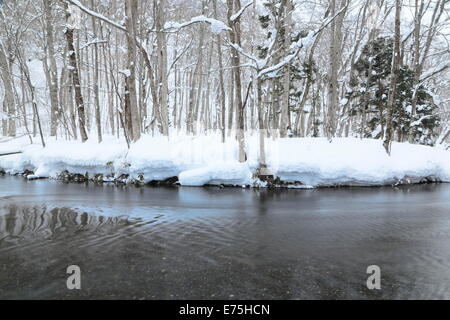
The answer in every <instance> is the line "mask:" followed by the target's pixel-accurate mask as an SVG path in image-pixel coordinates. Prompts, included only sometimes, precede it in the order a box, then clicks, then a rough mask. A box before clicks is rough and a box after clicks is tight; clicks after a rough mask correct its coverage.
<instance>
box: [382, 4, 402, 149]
mask: <svg viewBox="0 0 450 320" xmlns="http://www.w3.org/2000/svg"><path fill="white" fill-rule="evenodd" d="M401 8H402V1H401V0H395V35H394V52H393V55H392V69H391V84H390V87H389V95H388V103H387V118H386V132H385V135H384V142H383V146H384V148H385V149H386V153H387V154H388V155H390V154H391V144H392V139H393V124H392V122H393V121H392V120H393V115H394V108H395V96H396V92H397V75H398V71H399V69H400V11H401Z"/></svg>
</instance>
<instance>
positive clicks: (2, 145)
mask: <svg viewBox="0 0 450 320" xmlns="http://www.w3.org/2000/svg"><path fill="white" fill-rule="evenodd" d="M246 144H247V145H246V150H247V157H248V160H247V162H246V163H238V162H237V161H236V159H237V158H238V145H237V143H236V141H235V140H234V139H233V138H228V139H227V142H226V143H225V144H222V143H221V142H220V136H218V135H214V136H208V137H195V138H194V137H186V136H172V137H170V139H167V138H165V137H150V136H143V137H142V138H141V139H140V140H139V141H138V142H136V143H134V144H132V146H131V148H130V149H129V150H128V148H127V146H126V143H125V141H124V140H118V139H116V138H114V137H107V138H106V139H105V141H104V142H102V143H100V144H98V143H96V142H95V141H88V142H86V143H81V142H78V141H69V142H68V141H62V140H61V141H59V140H58V141H57V140H54V139H53V140H52V139H47V147H46V148H45V149H44V148H42V147H41V146H40V145H38V144H32V145H30V144H29V141H28V138H27V137H22V138H19V139H13V140H4V141H3V142H2V140H0V153H7V152H13V151H22V152H23V153H21V154H16V155H9V156H1V157H0V169H2V170H3V171H5V172H8V173H11V174H14V173H18V172H22V171H24V170H30V171H33V172H34V176H32V177H43V178H44V177H56V176H57V175H58V174H59V173H61V172H63V171H65V170H67V171H69V172H70V173H74V174H75V173H77V174H82V175H85V174H86V173H87V174H88V175H89V176H90V177H93V176H94V175H96V174H102V175H104V176H105V180H111V178H117V177H119V176H123V175H126V176H127V177H128V179H133V180H141V181H143V182H150V181H154V180H158V181H159V180H165V179H168V178H172V177H178V180H179V182H180V184H181V185H185V186H202V185H205V184H213V185H220V184H226V185H261V183H258V181H256V180H255V179H254V178H253V175H254V172H255V171H256V169H257V167H258V139H257V137H255V136H252V137H247V140H246ZM266 150H267V154H266V158H267V164H268V168H269V170H270V172H271V173H272V174H273V175H275V176H277V177H279V178H280V179H281V180H282V181H284V182H297V186H298V185H299V184H298V182H300V183H301V185H303V186H312V187H318V186H334V185H350V186H353V185H360V186H371V185H390V184H397V183H415V182H420V181H421V180H423V179H435V180H440V181H443V182H450V152H449V151H445V150H442V149H438V148H432V147H426V146H419V145H411V144H408V143H393V146H392V154H391V156H390V157H389V156H387V155H386V153H385V151H384V149H383V146H382V142H381V141H379V140H372V139H362V140H361V139H354V138H341V139H335V140H333V141H332V142H329V141H328V140H326V139H323V138H286V139H276V140H273V139H267V141H266ZM106 177H109V178H106Z"/></svg>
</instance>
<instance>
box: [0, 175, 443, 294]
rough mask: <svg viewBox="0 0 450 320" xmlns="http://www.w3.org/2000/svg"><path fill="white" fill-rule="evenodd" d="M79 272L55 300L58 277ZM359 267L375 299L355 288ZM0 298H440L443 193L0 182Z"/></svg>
mask: <svg viewBox="0 0 450 320" xmlns="http://www.w3.org/2000/svg"><path fill="white" fill-rule="evenodd" d="M69 265H77V266H79V267H80V269H81V290H68V288H67V286H66V280H67V277H69V276H70V274H67V273H66V271H67V267H68V266H69ZM369 265H378V266H379V267H380V269H381V289H380V290H369V289H368V288H367V286H366V280H367V278H368V277H369V276H370V275H369V274H367V273H366V271H367V267H368V266H369ZM0 298H1V299H84V298H94V299H118V298H120V299H352V298H360V299H367V298H368V299H378V298H381V299H400V298H414V299H415V298H425V299H440V298H447V299H450V184H426V185H411V186H403V187H398V188H391V187H386V188H345V189H318V190H286V189H284V190H275V191H272V190H250V189H220V188H161V187H140V188H139V187H120V186H119V187H117V186H112V185H111V186H110V185H94V184H89V185H85V184H64V183H62V182H58V181H47V180H40V181H26V180H24V179H22V178H15V177H0Z"/></svg>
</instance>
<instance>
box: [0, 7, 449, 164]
mask: <svg viewBox="0 0 450 320" xmlns="http://www.w3.org/2000/svg"><path fill="white" fill-rule="evenodd" d="M449 36H450V1H449V0H403V1H402V0H369V1H361V0H253V1H251V0H242V1H241V0H122V1H113V0H79V1H77V0H2V1H0V75H1V77H0V79H1V80H0V103H1V105H2V111H1V113H0V116H1V131H0V134H1V135H3V136H4V137H20V136H26V137H27V139H29V140H30V141H31V142H34V143H41V144H45V142H46V141H47V140H48V139H55V138H56V139H59V140H75V139H78V140H82V141H86V140H88V139H89V140H95V141H99V142H101V141H102V139H104V137H105V136H111V135H112V136H116V137H118V138H120V139H124V138H125V139H126V140H127V143H128V145H130V144H132V143H133V142H135V141H138V140H139V139H140V137H141V136H142V135H150V136H169V137H170V136H176V135H188V136H203V135H211V134H216V135H217V136H218V137H220V139H217V143H220V141H222V142H224V141H226V140H227V139H236V140H237V141H238V143H239V154H238V160H239V161H240V162H244V161H245V160H246V156H247V155H246V143H248V141H249V140H248V138H247V137H248V136H258V137H259V138H258V139H256V140H255V139H253V140H252V141H257V144H258V141H259V147H260V149H262V150H260V151H259V162H260V166H261V167H264V166H265V160H264V140H265V139H277V138H285V137H326V138H328V139H329V140H332V139H333V138H335V137H361V138H375V139H381V140H383V141H384V146H385V148H386V150H387V151H388V152H389V151H390V145H391V142H392V141H398V142H410V143H414V144H425V145H435V146H436V145H439V146H443V147H444V148H446V147H447V146H448V141H449V138H450V137H449V135H450V124H449V119H450V90H449V89H450V85H449V80H450V70H449V66H450V59H449V58H450V50H449ZM0 139H9V138H0ZM169 139H170V138H169ZM246 140H247V141H246Z"/></svg>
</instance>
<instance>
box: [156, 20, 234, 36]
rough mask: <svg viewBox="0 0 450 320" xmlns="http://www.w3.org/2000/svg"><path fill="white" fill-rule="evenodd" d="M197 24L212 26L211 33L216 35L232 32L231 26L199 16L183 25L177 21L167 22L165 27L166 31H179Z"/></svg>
mask: <svg viewBox="0 0 450 320" xmlns="http://www.w3.org/2000/svg"><path fill="white" fill-rule="evenodd" d="M195 23H208V24H210V25H211V32H212V33H214V34H219V33H221V32H222V31H224V30H228V31H229V30H231V28H230V27H229V26H227V25H226V24H225V23H223V22H222V21H219V20H216V19H213V18H208V17H205V16H197V17H193V18H192V19H191V20H190V21H187V22H183V23H179V22H175V21H169V22H166V24H165V25H164V31H179V30H180V29H182V28H185V27H188V26H190V25H193V24H195Z"/></svg>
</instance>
